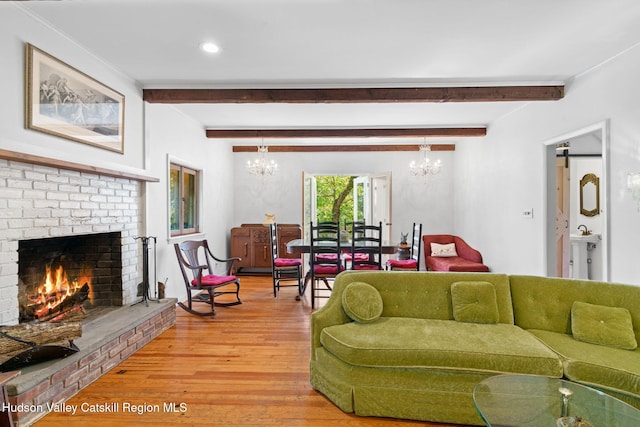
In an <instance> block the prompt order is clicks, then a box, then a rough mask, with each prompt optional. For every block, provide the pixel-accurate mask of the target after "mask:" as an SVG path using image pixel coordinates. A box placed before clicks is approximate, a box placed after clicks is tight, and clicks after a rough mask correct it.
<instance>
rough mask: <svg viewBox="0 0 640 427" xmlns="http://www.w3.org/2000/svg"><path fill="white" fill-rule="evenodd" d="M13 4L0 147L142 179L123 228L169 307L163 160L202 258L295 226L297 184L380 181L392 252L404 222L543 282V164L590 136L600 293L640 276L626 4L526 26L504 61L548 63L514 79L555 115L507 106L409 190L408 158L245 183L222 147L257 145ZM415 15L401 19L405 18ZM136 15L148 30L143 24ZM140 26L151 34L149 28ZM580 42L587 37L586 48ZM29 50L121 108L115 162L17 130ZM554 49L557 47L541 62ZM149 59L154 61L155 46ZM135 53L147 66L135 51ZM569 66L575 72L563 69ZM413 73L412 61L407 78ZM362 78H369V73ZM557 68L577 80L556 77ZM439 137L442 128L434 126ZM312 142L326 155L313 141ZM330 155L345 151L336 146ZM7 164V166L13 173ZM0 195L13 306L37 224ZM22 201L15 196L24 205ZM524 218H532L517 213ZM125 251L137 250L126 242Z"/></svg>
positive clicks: (170, 265) (172, 286)
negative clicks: (104, 90)
mask: <svg viewBox="0 0 640 427" xmlns="http://www.w3.org/2000/svg"><path fill="white" fill-rule="evenodd" d="M18 3H20V2H15V3H13V2H6V3H5V2H3V4H1V5H0V11H1V12H2V16H1V17H0V22H2V29H1V30H0V31H1V32H2V34H3V37H2V38H1V40H0V51H1V52H2V53H3V55H2V57H3V65H2V70H3V78H2V80H1V81H0V87H2V93H3V98H4V99H5V101H4V102H3V104H2V106H1V107H0V108H1V110H2V113H3V120H2V121H0V149H2V150H6V151H9V152H11V153H18V154H21V155H28V156H37V157H38V158H45V159H51V160H52V164H53V165H56V164H59V163H57V162H58V161H64V162H69V163H74V164H82V165H87V166H88V167H97V168H103V169H106V170H110V171H115V172H117V173H121V174H131V175H136V176H140V177H142V178H141V179H132V183H131V184H130V185H134V183H135V186H136V189H137V190H136V191H137V194H138V196H136V197H139V198H140V207H139V208H138V211H137V212H138V213H139V215H140V217H139V219H131V220H130V222H132V223H136V222H138V221H139V224H140V226H139V227H140V228H139V229H137V230H136V233H138V234H144V235H150V236H157V238H158V240H157V245H158V246H157V264H158V267H159V268H158V277H159V278H160V279H161V280H164V279H165V278H167V280H166V295H167V296H168V297H176V298H178V299H180V300H183V299H184V297H185V294H184V286H183V285H182V282H181V281H182V278H181V277H180V272H179V269H178V266H177V261H176V259H175V253H174V250H173V243H174V241H176V239H172V238H170V237H169V232H168V222H169V218H168V174H169V170H168V164H169V162H171V161H175V162H178V163H181V164H184V165H185V166H189V167H192V168H195V169H197V170H200V171H202V196H203V197H202V206H201V207H200V213H201V222H200V229H199V231H200V232H199V233H198V236H199V237H204V238H207V239H208V240H209V242H210V243H211V245H212V247H213V250H214V253H218V254H225V253H228V251H229V232H230V229H231V228H232V227H235V226H238V225H240V224H243V223H260V222H262V221H263V220H264V215H265V214H266V213H270V214H275V215H276V218H277V221H278V222H281V223H296V224H300V223H302V174H303V173H304V172H307V173H349V174H351V173H353V174H361V173H387V172H390V173H391V175H392V185H393V187H392V208H391V211H392V214H393V218H392V222H393V229H392V235H391V237H392V239H399V237H400V232H407V231H408V230H409V229H410V227H411V224H412V223H413V222H414V221H415V222H421V223H422V224H423V227H424V229H423V230H424V233H429V234H431V233H451V234H456V235H460V236H463V237H464V238H465V240H467V241H468V242H469V243H471V244H472V245H473V246H474V247H476V248H478V249H480V250H481V251H482V254H483V256H484V259H485V261H486V263H487V264H488V265H489V266H490V268H491V270H492V271H494V272H502V273H508V274H534V275H543V276H546V275H550V274H549V272H550V271H553V268H554V260H555V258H554V257H551V256H550V255H549V253H550V250H549V247H550V246H553V244H552V243H550V238H549V230H552V229H554V228H555V223H554V222H553V221H552V220H550V219H549V218H553V215H552V216H549V214H548V212H547V211H548V204H549V203H548V200H549V192H548V188H549V178H548V159H547V158H548V155H549V150H550V149H554V151H555V145H556V144H559V143H561V142H563V141H564V140H567V139H570V138H573V137H576V136H578V135H581V134H585V133H590V132H592V131H594V129H597V130H598V131H599V132H601V134H602V135H603V136H604V139H603V141H602V147H603V148H602V152H603V154H604V156H603V163H604V165H605V168H604V176H603V177H602V183H601V187H602V188H603V191H604V194H605V197H604V198H603V200H602V201H601V203H602V210H603V213H606V218H607V224H606V225H605V228H604V230H605V231H604V232H605V233H606V241H607V244H608V249H607V251H608V253H607V258H606V259H607V263H608V265H607V268H606V270H607V273H606V277H605V278H604V279H605V280H608V281H612V282H621V283H629V284H639V285H640V279H639V277H640V266H639V265H638V263H636V262H633V260H634V258H635V257H634V255H636V254H637V251H638V249H637V248H638V245H637V242H636V241H637V239H636V236H637V235H640V221H639V220H638V218H639V215H640V212H639V208H638V202H637V201H636V200H634V199H633V197H632V193H631V192H630V191H629V189H628V188H627V175H628V174H629V173H638V172H640V162H639V159H640V152H639V149H638V147H639V144H638V138H639V135H640V121H638V119H637V118H638V116H639V114H640V104H639V103H638V102H637V100H636V97H635V96H634V94H635V93H636V92H638V90H640V82H638V79H637V75H638V71H640V47H639V46H638V42H640V29H638V28H639V27H640V26H638V25H637V22H638V19H639V18H638V17H639V16H640V9H639V6H638V5H637V4H636V3H634V2H631V1H619V2H611V4H609V5H608V6H606V5H600V4H597V3H599V2H590V3H589V4H588V5H583V4H582V3H581V2H570V3H568V4H566V5H562V6H558V5H554V6H552V7H562V13H559V12H553V13H551V12H549V13H548V14H546V15H545V14H542V13H540V14H538V15H535V16H536V17H537V18H538V20H537V21H535V22H536V23H537V24H538V25H540V26H541V27H544V28H545V31H541V32H540V37H539V38H538V39H536V41H537V42H538V43H537V44H534V43H533V42H532V44H531V45H523V46H522V47H521V48H520V49H519V50H518V51H516V52H513V51H511V52H504V53H503V55H504V56H505V57H513V56H518V57H522V62H524V63H525V64H530V65H531V67H533V66H535V65H536V64H537V63H539V62H545V61H546V63H547V65H549V64H554V67H550V68H551V69H554V70H555V72H554V74H549V75H545V76H540V75H534V76H531V75H527V76H520V79H521V80H524V79H525V77H526V80H528V81H531V80H535V81H536V82H537V83H541V82H542V83H544V84H549V83H551V84H563V85H564V90H565V93H564V97H563V98H562V99H560V100H557V101H535V102H533V101H532V102H527V103H525V102H522V103H517V107H514V108H512V107H509V109H508V111H506V112H505V113H504V114H503V115H500V116H498V117H497V118H496V119H494V120H491V121H489V120H487V121H485V122H482V123H466V125H467V126H471V125H483V126H487V134H486V136H483V137H466V138H465V137H460V138H455V141H454V143H455V150H454V151H445V152H434V153H433V156H432V157H434V158H436V157H437V158H440V159H441V161H442V172H441V173H440V174H439V175H437V176H435V177H433V179H432V180H430V181H429V182H427V183H426V184H425V183H423V182H416V180H415V178H414V177H412V176H410V173H409V170H408V165H409V163H410V162H411V161H412V160H416V159H417V158H418V157H419V153H418V152H417V151H414V152H408V151H392V152H376V151H371V152H348V151H343V152H340V151H336V152H329V153H303V152H297V153H288V152H275V151H274V152H270V153H269V158H270V159H273V160H275V161H276V162H277V163H278V165H279V171H278V174H277V175H274V176H272V177H269V178H264V179H262V178H259V177H254V176H251V175H249V174H248V173H247V171H246V169H245V166H244V165H245V164H246V162H247V161H248V160H253V159H254V158H255V157H256V155H257V153H255V152H254V153H246V152H234V151H233V146H236V145H255V144H259V143H260V142H261V141H260V140H259V139H258V138H253V139H252V140H243V141H240V140H236V139H226V140H219V139H211V138H207V137H206V136H205V132H204V129H203V125H202V123H201V122H200V121H198V120H196V119H194V118H193V117H190V116H188V115H187V114H186V113H185V111H188V110H189V108H179V107H177V106H175V105H165V104H156V103H148V102H145V101H143V94H142V89H145V88H149V87H155V86H156V84H157V86H162V82H144V81H140V80H138V79H136V78H135V77H133V76H131V75H128V74H126V73H125V72H123V70H121V69H118V67H117V66H116V65H114V64H112V63H110V62H109V60H108V59H105V58H104V57H103V56H102V54H101V52H100V51H94V50H92V49H91V48H89V47H87V46H85V45H84V44H83V41H82V40H80V39H75V38H73V37H70V36H69V35H68V34H67V33H66V32H65V30H64V29H60V28H57V27H56V25H55V24H54V23H51V22H48V21H47V19H45V18H43V17H42V16H39V15H38V8H37V7H36V6H29V5H20V4H18ZM25 3H26V2H25ZM34 3H49V2H34ZM408 6H409V5H407V7H408ZM42 7H43V8H45V9H43V10H42V13H46V12H47V11H46V8H55V7H56V5H55V2H51V3H50V4H44V5H42ZM64 7H69V6H68V5H67V6H64ZM395 7H397V8H400V6H395ZM413 7H419V6H415V5H413V4H412V5H411V8H413ZM493 7H497V6H495V5H493ZM550 7H551V6H550ZM411 8H409V9H407V10H413V9H411ZM565 8H566V9H565ZM400 10H401V9H400ZM512 12H513V11H512ZM148 13H149V15H150V16H153V15H152V13H153V12H152V11H149V12H148ZM408 15H412V13H408ZM548 15H555V16H554V17H550V16H548ZM572 17H575V19H572ZM543 18H545V19H543ZM514 19H515V18H514ZM149 20H151V21H152V19H151V18H149ZM603 21H607V22H603ZM83 25H88V24H87V23H83ZM109 25H113V26H114V28H116V29H114V30H113V31H105V38H108V37H111V38H113V40H112V43H114V44H126V43H127V41H126V40H120V39H119V38H118V29H117V25H116V23H109ZM380 25H382V23H381V24H380ZM106 26H107V25H106V24H105V27H106ZM561 26H564V28H565V30H566V32H565V33H564V35H565V39H560V38H555V39H550V40H549V39H545V38H544V37H542V36H543V35H544V34H545V33H546V32H547V30H548V31H551V28H558V27H561ZM321 28H322V26H321ZM585 28H588V30H587V29H585ZM593 28H598V29H600V30H598V31H602V33H599V32H598V31H596V36H595V38H596V39H597V40H599V43H597V44H595V45H594V44H592V43H591V40H592V39H589V40H590V42H589V43H584V42H581V40H582V39H581V38H580V37H581V35H582V34H587V33H590V32H591V33H593V32H594V30H593ZM503 31H504V32H502V33H500V32H499V34H498V36H496V37H497V38H499V37H500V36H509V35H513V34H514V33H517V29H516V30H514V29H513V28H510V27H509V28H505V29H503ZM572 31H573V32H572ZM591 36H592V37H594V36H593V34H592V35H591ZM25 43H31V44H33V45H34V46H36V47H38V48H39V49H42V50H43V51H45V52H47V53H48V54H50V55H52V56H54V57H56V58H58V59H60V60H62V61H64V62H65V63H67V64H70V65H71V66H73V67H74V68H76V69H78V70H81V71H82V72H84V73H86V74H88V75H90V76H91V77H93V78H95V79H96V80H98V81H100V82H102V83H104V84H106V85H107V86H109V87H111V88H113V89H115V90H117V91H118V92H119V93H122V94H123V95H124V96H125V99H126V102H125V120H124V122H125V126H124V150H123V152H122V153H119V152H114V151H109V150H104V149H101V148H97V147H94V146H90V145H87V144H81V143H78V142H75V141H70V140H66V139H63V138H59V137H56V136H52V135H48V134H45V133H42V132H36V131H33V130H31V129H26V128H25V117H24V115H25V113H24V109H25V108H24V104H25V99H24V98H25V95H24V86H25ZM468 43H470V42H468ZM557 45H560V46H561V49H552V48H553V47H555V46H557ZM154 49H159V50H162V47H158V48H154ZM536 51H541V52H545V51H552V52H554V53H556V55H557V52H559V51H560V52H562V53H563V55H564V56H566V58H567V60H566V62H564V61H561V60H560V59H562V58H558V57H557V56H553V57H552V58H551V59H549V57H547V56H544V55H541V56H538V55H537V54H536ZM137 55H143V54H142V53H140V52H138V53H137ZM569 57H571V58H575V57H578V58H582V59H584V60H583V61H582V62H581V63H579V64H578V65H573V67H569V62H570V61H569V60H568V58H569ZM393 60H396V59H395V58H394V59H393ZM554 61H555V62H554ZM246 64H247V65H246V67H251V66H253V65H254V64H253V63H252V61H250V60H247V62H246ZM410 65H411V63H410V62H408V65H407V67H409V66H410ZM370 67H374V68H375V64H374V65H370ZM567 70H570V71H575V70H578V71H577V72H574V73H573V74H570V75H566V73H567V72H568V71H567ZM412 75H413V74H411V73H410V72H409V71H408V70H407V71H405V72H402V73H399V75H398V76H396V78H395V80H394V81H393V82H392V83H394V84H401V83H404V84H406V83H407V81H408V82H409V83H408V84H409V85H412V84H414V83H415V81H416V80H420V79H416V78H413V77H407V76H412ZM445 77H446V76H444V77H442V76H435V77H434V80H432V81H436V82H437V84H439V85H442V84H446V83H450V82H446V79H445ZM345 80H348V82H347V83H348V85H354V84H355V83H354V80H352V79H347V78H345ZM427 80H428V79H427V78H426V77H425V78H424V79H423V80H422V81H418V83H421V84H424V82H425V81H427ZM478 80H482V82H484V83H486V82H487V81H489V82H491V83H495V81H494V79H492V76H479V77H478ZM296 81H297V80H296V78H295V77H292V78H291V82H292V83H291V84H292V85H293V86H296V85H295V84H293V83H295V82H296ZM237 82H238V81H231V82H226V83H224V84H223V83H220V82H218V86H221V87H222V86H224V87H230V86H233V84H234V83H237ZM256 82H257V83H256V84H259V83H263V84H264V81H262V80H261V79H260V76H257V78H256ZM334 82H336V80H335V79H329V80H328V81H326V82H322V81H320V82H318V81H315V82H314V84H316V85H318V86H322V85H329V84H332V83H334ZM205 83H206V82H205ZM205 83H203V82H198V84H197V85H196V86H200V87H202V86H206V84H205ZM382 83H385V82H382ZM427 83H428V82H427ZM499 83H507V84H509V83H513V82H509V81H506V82H505V81H504V77H503V79H502V81H500V82H499ZM366 84H367V81H366V79H365V81H364V82H360V85H366ZM247 85H251V82H250V81H245V80H241V81H240V83H238V86H244V87H246V86H247ZM298 86H300V85H298ZM515 105H516V104H514V106H515ZM320 106H321V107H322V105H320ZM189 107H191V106H189ZM236 107H237V106H233V105H231V106H230V105H227V106H225V105H222V106H221V107H219V108H220V109H221V110H220V111H221V112H222V113H221V115H220V116H221V118H220V122H219V123H221V126H222V125H223V124H224V120H225V119H226V120H227V123H228V126H234V125H235V126H236V127H237V128H242V127H243V126H244V125H243V124H242V123H239V122H238V119H237V114H236V113H235V108H236ZM225 108H226V109H227V113H226V114H224V111H225V110H224V109H225ZM486 108H487V110H491V109H492V108H494V107H492V105H487V106H486ZM317 111H321V109H318V110H317ZM376 112H377V110H376ZM334 114H335V115H334V116H331V118H332V119H333V123H331V125H332V126H333V127H337V128H340V127H349V126H355V125H358V124H362V125H363V126H373V125H374V124H376V123H377V124H381V125H385V124H387V122H386V121H385V119H384V117H377V118H376V119H375V120H373V119H370V118H366V119H365V118H363V117H362V116H358V117H352V118H348V117H346V116H345V115H344V114H340V113H334ZM363 114H364V113H363ZM225 116H227V117H226V118H225ZM420 124H421V123H416V122H411V121H407V122H405V123H404V125H405V126H406V127H411V126H416V125H420ZM446 124H447V123H438V125H441V126H442V125H446ZM251 125H253V127H254V128H269V127H271V126H273V124H271V123H264V122H254V123H252V124H251ZM275 125H276V126H277V125H280V124H279V123H276V124H275ZM394 125H396V126H397V124H394ZM301 126H309V127H313V126H317V127H323V126H327V124H326V122H325V121H323V120H320V119H317V122H313V123H310V124H307V123H303V124H302V125H301ZM403 141H407V140H406V139H404V140H403ZM266 142H267V143H268V144H271V143H272V142H271V141H266ZM386 142H387V141H385V140H382V141H378V140H376V141H375V143H386ZM429 142H432V143H433V144H439V143H442V144H448V143H450V142H451V140H450V139H448V138H434V139H433V140H430V141H429ZM305 143H318V142H317V141H311V142H310V141H309V140H300V141H291V140H289V141H275V142H273V144H283V145H284V144H296V145H303V144H305ZM320 143H322V144H326V143H327V142H326V141H324V140H322V142H320ZM331 143H333V144H336V145H339V144H341V142H340V141H331ZM349 143H360V144H369V143H371V139H361V140H353V141H349ZM403 143H409V142H408V141H407V142H403ZM410 143H413V144H416V145H419V144H420V143H422V138H413V139H411V141H410ZM16 156H17V155H16ZM16 161H17V160H16V159H15V157H14V160H12V161H11V162H16ZM0 162H1V163H0V164H1V165H2V169H3V172H1V173H6V172H4V171H6V170H9V168H8V166H9V161H5V160H0ZM17 162H18V163H20V162H19V161H17ZM52 167H53V169H56V168H57V167H56V166H52ZM46 170H47V171H49V169H46ZM47 173H49V172H47ZM10 176H11V175H9V176H2V181H1V183H2V186H7V179H8V178H9V177H10ZM138 186H139V187H138ZM14 190H15V189H11V191H14ZM3 191H5V192H4V193H2V194H3V197H2V200H1V201H0V218H3V219H2V221H1V222H0V236H1V237H0V245H1V247H0V258H1V259H3V264H2V266H1V267H0V284H1V286H2V290H3V295H5V294H9V295H13V293H14V291H13V287H15V275H16V272H15V267H13V266H11V264H15V256H16V254H15V253H16V249H17V243H15V241H16V233H22V232H24V231H25V230H30V229H32V228H33V222H29V221H26V222H22V223H18V222H10V221H9V219H15V218H13V217H12V215H14V214H12V213H11V212H9V211H10V210H12V209H16V208H15V205H14V206H13V207H11V204H10V203H9V202H7V200H9V198H10V197H9V196H8V194H9V192H8V191H9V190H7V189H6V188H5V189H4V190H3ZM4 195H6V196H7V197H4ZM19 198H22V194H21V195H20V197H19ZM524 212H530V213H531V214H532V215H523V213H524ZM75 218H76V220H77V221H76V222H71V223H70V224H71V225H70V226H75V227H80V226H81V225H82V226H86V225H87V224H86V223H83V222H82V220H81V219H79V218H82V217H75ZM22 219H24V218H22ZM40 219H42V218H40ZM122 227H123V229H124V226H122ZM130 237H131V236H130ZM129 244H130V245H135V242H130V243H129ZM7 265H9V267H7ZM137 271H139V268H138V270H137ZM135 281H136V278H135V277H132V278H131V279H130V282H131V283H130V285H131V284H133V285H135V283H134V282H135ZM5 290H6V292H4V291H5ZM129 298H130V300H129V302H130V301H132V300H133V299H135V295H133V294H130V296H129ZM16 320H17V316H16V313H15V310H13V309H3V311H2V312H1V313H0V321H1V322H2V324H10V323H14V322H15V321H16Z"/></svg>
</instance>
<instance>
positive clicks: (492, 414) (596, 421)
mask: <svg viewBox="0 0 640 427" xmlns="http://www.w3.org/2000/svg"><path fill="white" fill-rule="evenodd" d="M473 400H474V403H475V405H476V409H477V411H478V413H479V414H480V416H481V417H482V419H483V420H484V422H485V423H487V425H488V426H492V427H497V426H501V427H506V426H510V427H529V426H530V427H545V426H549V427H556V426H560V427H565V426H567V427H573V426H576V427H578V426H580V427H583V426H594V427H637V426H640V410H638V409H636V408H634V407H633V406H631V405H628V404H627V403H624V402H623V401H621V400H619V399H616V398H614V397H612V396H609V395H607V394H605V393H602V392H601V391H598V390H595V389H593V388H590V387H586V386H583V385H580V384H577V383H574V382H571V381H566V380H561V379H558V378H548V377H542V376H536V375H496V376H493V377H489V378H487V379H485V380H484V381H481V382H480V383H478V384H477V385H476V387H475V389H474V391H473ZM576 417H580V419H581V420H583V421H587V422H589V423H591V424H577V423H575V421H576ZM571 422H574V424H571Z"/></svg>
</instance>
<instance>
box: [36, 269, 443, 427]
mask: <svg viewBox="0 0 640 427" xmlns="http://www.w3.org/2000/svg"><path fill="white" fill-rule="evenodd" d="M240 295H241V298H242V301H243V304H242V305H238V306H234V307H218V308H216V311H217V314H216V316H214V317H213V318H210V319H206V318H201V317H196V316H194V315H191V314H188V313H187V312H185V311H184V310H182V309H180V308H179V307H178V308H177V324H176V326H175V327H174V328H171V329H170V330H168V331H166V332H165V333H163V334H162V335H161V336H160V337H158V338H156V339H155V340H154V341H152V342H151V343H149V344H147V345H146V346H145V347H143V348H142V349H141V350H140V351H138V352H137V353H135V354H134V355H132V356H131V357H129V358H128V359H127V360H125V361H124V362H123V363H121V364H120V365H119V366H117V367H116V368H114V369H112V370H111V371H110V372H108V373H107V374H105V375H104V376H102V377H101V378H100V379H98V380H97V381H96V382H94V383H93V384H91V385H90V386H88V387H87V388H85V389H84V390H82V391H80V393H78V394H77V395H76V396H74V397H73V398H71V399H69V400H68V401H67V402H65V403H66V405H77V409H76V411H77V412H76V414H75V415H74V414H72V413H70V412H53V413H50V414H49V415H47V416H46V417H44V418H42V419H41V420H40V421H39V422H37V423H36V424H35V425H36V426H38V427H46V426H55V427H58V426H61V425H64V426H68V427H72V426H83V427H84V426H88V425H92V426H111V425H113V426H116V425H118V426H120V425H129V426H158V427H159V426H165V425H178V424H184V425H191V426H285V425H291V426H341V427H344V426H395V425H402V426H440V427H444V426H445V425H444V424H429V423H423V422H412V421H404V420H394V419H383V418H370V417H358V416H355V415H353V414H345V413H344V412H342V411H341V410H340V409H338V408H337V407H336V406H334V405H333V404H332V403H331V402H330V401H329V400H328V399H326V398H325V397H324V396H323V395H321V394H320V393H318V392H316V391H315V390H313V389H312V388H311V385H310V383H309V351H310V350H309V321H310V315H311V303H310V300H309V295H305V297H304V298H303V300H302V301H296V300H295V298H294V297H295V295H296V289H295V288H283V289H282V290H281V291H280V294H279V296H278V297H277V298H274V297H273V291H272V286H271V278H270V277H251V276H243V277H241V291H240ZM203 307H204V306H203ZM172 405H174V406H175V412H174V411H172V410H171V407H172ZM109 410H113V412H109Z"/></svg>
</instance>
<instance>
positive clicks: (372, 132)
mask: <svg viewBox="0 0 640 427" xmlns="http://www.w3.org/2000/svg"><path fill="white" fill-rule="evenodd" d="M486 134H487V128H486V127H464V128H399V129H389V128H387V129H385V128H370V129H354V128H351V129H207V130H206V135H207V138H376V137H377V138H397V137H429V138H434V137H478V136H480V137H482V136H485V135H486Z"/></svg>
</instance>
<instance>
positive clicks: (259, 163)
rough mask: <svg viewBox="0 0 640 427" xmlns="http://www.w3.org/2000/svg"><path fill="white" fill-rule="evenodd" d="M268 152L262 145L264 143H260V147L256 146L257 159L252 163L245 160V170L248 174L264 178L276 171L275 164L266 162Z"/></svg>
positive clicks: (276, 166)
mask: <svg viewBox="0 0 640 427" xmlns="http://www.w3.org/2000/svg"><path fill="white" fill-rule="evenodd" d="M268 151H269V150H268V149H267V146H266V145H264V141H262V145H259V146H258V154H259V157H258V158H257V159H255V160H254V161H253V162H252V161H251V160H247V170H248V171H249V173H250V174H252V175H257V176H263V177H264V176H271V175H273V174H274V173H275V172H276V171H277V170H278V165H277V163H276V162H274V161H273V160H271V161H269V160H267V152H268Z"/></svg>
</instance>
